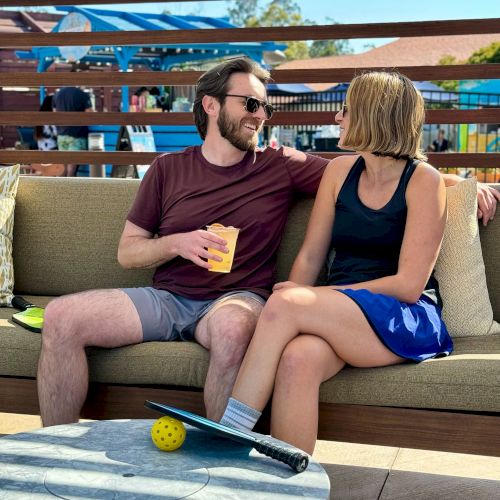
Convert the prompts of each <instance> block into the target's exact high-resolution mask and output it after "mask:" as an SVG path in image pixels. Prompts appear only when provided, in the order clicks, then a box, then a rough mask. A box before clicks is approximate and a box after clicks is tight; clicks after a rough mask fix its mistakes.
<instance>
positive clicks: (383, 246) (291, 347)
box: [221, 72, 453, 454]
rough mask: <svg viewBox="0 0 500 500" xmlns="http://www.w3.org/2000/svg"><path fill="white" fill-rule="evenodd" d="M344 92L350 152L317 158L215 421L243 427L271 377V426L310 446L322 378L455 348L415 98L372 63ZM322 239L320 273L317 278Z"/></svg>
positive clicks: (431, 178)
mask: <svg viewBox="0 0 500 500" xmlns="http://www.w3.org/2000/svg"><path fill="white" fill-rule="evenodd" d="M346 99H347V103H346V104H345V105H344V106H343V108H342V110H341V111H340V112H339V113H338V114H337V115H336V121H337V122H338V124H339V126H340V130H341V132H340V139H339V146H341V147H343V148H344V149H352V150H355V151H356V152H358V153H359V154H358V155H356V156H344V157H339V158H336V159H334V160H332V162H331V163H330V164H329V166H328V167H327V169H326V171H325V174H324V176H323V179H322V181H321V185H320V187H319V191H318V195H317V197H316V201H315V204H314V208H313V211H312V214H311V219H310V221H309V225H308V228H307V233H306V237H305V240H304V243H303V245H302V248H301V250H300V252H299V254H298V255H297V258H296V260H295V262H294V265H293V267H292V270H291V273H290V281H288V282H285V283H278V284H276V285H275V287H274V293H273V294H272V295H271V297H270V298H269V300H268V301H267V304H266V306H265V307H264V310H263V312H262V314H261V316H260V319H259V321H258V324H257V328H256V331H255V334H254V336H253V338H252V341H251V343H250V345H249V348H248V351H247V353H246V355H245V358H244V360H243V363H242V365H241V369H240V372H239V374H238V377H237V380H236V383H235V386H234V389H233V392H232V398H231V399H230V400H229V404H228V406H227V408H226V411H225V413H224V416H223V418H222V420H221V422H222V423H224V424H227V425H231V426H234V427H239V428H243V429H251V428H253V425H254V424H255V422H256V420H257V419H258V418H259V416H260V413H261V411H262V410H263V408H264V406H265V405H266V403H267V402H268V400H269V398H270V397H271V394H272V393H273V388H274V394H273V399H272V413H271V433H272V435H273V436H275V437H276V438H278V439H282V440H284V441H286V442H289V443H291V444H294V445H295V446H297V447H299V448H302V449H303V450H305V451H307V452H308V453H311V454H312V452H313V450H314V445H315V442H316V436H317V424H318V404H319V401H318V398H319V386H320V384H321V383H322V382H323V381H325V380H327V379H329V378H331V377H333V376H334V375H336V374H337V373H338V372H339V371H340V370H341V369H342V368H343V367H344V366H345V365H346V364H349V365H351V366H356V367H376V366H387V365H393V364H397V363H403V362H405V361H408V360H411V361H421V360H424V359H427V358H431V357H435V356H442V355H448V354H450V352H451V351H452V348H453V343H452V340H451V337H450V336H449V334H448V331H447V330H446V326H445V325H444V323H443V322H442V320H441V300H440V297H439V290H438V283H437V281H436V280H435V278H434V277H433V268H434V264H435V262H436V259H437V256H438V253H439V248H440V245H441V241H442V238H443V233H444V226H445V222H446V193H445V186H444V182H443V179H442V178H441V176H440V175H439V173H438V171H437V170H436V169H434V168H433V167H431V166H430V165H428V164H427V163H425V161H424V160H425V156H424V155H423V154H422V152H421V149H420V138H421V131H422V126H423V121H424V116H425V111H424V101H423V98H422V96H421V95H420V93H419V92H418V91H417V90H416V89H415V87H414V85H413V84H412V82H411V81H410V80H409V79H408V78H406V77H404V76H402V75H400V74H397V73H381V72H371V73H366V74H364V75H361V76H358V77H355V78H354V79H353V81H352V82H351V85H350V86H349V89H348V91H347V97H346ZM394 130H397V131H399V135H398V136H394V135H393V133H392V131H394ZM332 250H335V257H334V260H333V264H332V266H331V268H330V270H329V276H328V282H327V283H328V284H327V286H321V287H316V286H314V284H315V282H316V279H317V277H318V274H319V272H320V270H321V268H322V266H323V264H324V262H325V260H326V257H327V254H328V253H329V252H331V251H332Z"/></svg>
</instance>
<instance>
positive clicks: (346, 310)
mask: <svg viewBox="0 0 500 500" xmlns="http://www.w3.org/2000/svg"><path fill="white" fill-rule="evenodd" d="M299 333H309V334H311V335H316V336H318V337H321V338H322V339H324V340H325V341H326V342H328V344H329V345H330V346H331V348H332V350H333V351H334V352H335V353H336V354H337V356H338V357H339V358H340V359H342V360H344V361H345V362H346V363H349V364H351V365H353V366H359V367H371V366H385V365H391V364H396V363H401V362H402V361H403V359H402V358H400V357H399V356H397V355H395V354H394V353H393V352H391V351H389V350H388V349H387V348H386V347H385V346H384V345H383V344H382V342H381V341H380V340H379V338H378V337H377V335H376V334H375V332H374V331H373V330H372V329H371V327H370V325H369V323H368V321H367V320H366V318H365V316H364V314H363V312H362V311H361V309H360V308H359V307H358V306H357V305H356V303H355V302H354V301H352V300H351V299H350V298H349V297H347V296H346V295H344V294H342V293H340V292H337V291H334V290H330V289H328V288H323V287H321V288H314V287H297V288H287V289H284V290H280V291H278V292H275V293H273V295H271V297H270V298H269V300H268V302H267V304H266V306H265V307H264V310H263V311H262V314H261V316H260V319H259V321H258V323H257V328H256V331H255V334H254V336H253V338H252V341H251V343H250V346H249V348H248V351H247V353H246V355H245V359H244V360H243V363H242V365H241V369H240V371H239V374H238V377H237V379H236V384H235V387H234V389H233V393H232V396H233V397H234V398H235V399H237V400H239V401H241V402H243V403H245V404H246V405H248V406H250V407H252V408H255V409H256V410H260V411H262V409H263V408H264V406H265V405H266V403H267V401H268V400H269V398H270V396H271V393H272V391H273V386H274V379H275V377H276V373H277V370H278V365H279V361H280V358H281V355H282V354H283V351H284V349H285V347H286V345H287V344H288V343H289V342H290V341H291V340H292V339H294V338H295V337H296V336H297V335H299ZM311 363H314V360H311Z"/></svg>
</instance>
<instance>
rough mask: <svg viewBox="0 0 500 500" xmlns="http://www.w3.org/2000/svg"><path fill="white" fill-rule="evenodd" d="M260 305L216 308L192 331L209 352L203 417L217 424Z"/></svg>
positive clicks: (241, 300)
mask: <svg viewBox="0 0 500 500" xmlns="http://www.w3.org/2000/svg"><path fill="white" fill-rule="evenodd" d="M261 311H262V305H261V304H260V303H259V302H258V301H257V300H255V299H252V298H250V297H232V298H228V299H227V300H225V301H224V302H221V303H220V304H217V305H215V306H214V307H213V309H211V310H210V312H209V313H208V314H207V315H206V316H204V317H203V318H202V319H201V321H200V322H199V324H198V326H197V327H196V333H195V339H196V341H197V342H198V343H199V344H201V345H202V346H203V347H205V348H206V349H208V350H209V351H210V363H209V366H208V372H207V378H206V380H205V389H204V400H205V408H206V411H207V417H208V418H210V419H212V420H215V421H217V422H218V421H219V420H220V418H221V417H222V414H223V413H224V409H225V408H226V405H227V401H228V399H229V395H230V394H231V390H232V388H233V385H234V381H235V380H236V376H237V375H238V370H239V368H240V365H241V362H242V360H243V357H244V356H245V352H246V350H247V347H248V343H249V342H250V339H251V338H252V335H253V332H254V330H255V325H256V324H257V319H258V317H259V314H260V312H261Z"/></svg>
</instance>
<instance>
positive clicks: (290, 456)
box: [144, 401, 309, 472]
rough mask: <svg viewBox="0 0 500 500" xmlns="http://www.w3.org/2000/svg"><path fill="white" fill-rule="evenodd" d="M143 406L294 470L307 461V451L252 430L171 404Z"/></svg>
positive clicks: (305, 465) (305, 466) (151, 403)
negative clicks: (252, 450) (233, 442)
mask: <svg viewBox="0 0 500 500" xmlns="http://www.w3.org/2000/svg"><path fill="white" fill-rule="evenodd" d="M144 406H146V407H147V408H151V409H152V410H156V411H159V412H160V413H163V414H164V415H168V416H170V417H174V418H178V419H179V420H181V421H182V422H186V423H187V424H191V425H193V426H194V427H198V428H199V429H203V430H205V431H207V432H211V433H213V434H216V435H218V436H221V437H224V438H226V439H232V440H233V441H237V442H238V443H242V444H244V445H246V446H250V447H251V448H255V449H256V450H257V451H258V452H259V453H262V454H264V455H267V456H268V457H271V458H274V459H276V460H279V461H280V462H283V463H285V464H287V465H289V466H290V467H291V468H292V469H294V470H295V471H296V472H302V471H304V470H305V469H306V468H307V465H308V463H309V457H308V455H307V453H304V452H303V451H302V450H299V449H297V448H292V449H288V448H286V447H283V446H282V445H281V443H279V442H278V443H275V442H273V441H272V438H270V439H269V438H266V436H262V435H261V434H257V433H253V432H248V433H246V432H242V431H239V430H237V429H232V428H231V427H227V426H225V425H222V424H219V423H217V422H214V421H213V420H209V419H208V418H204V417H200V416H199V415H195V414H194V413H190V412H188V411H185V410H180V409H179V408H173V407H172V406H167V405H164V404H161V403H155V402H153V401H146V402H145V403H144Z"/></svg>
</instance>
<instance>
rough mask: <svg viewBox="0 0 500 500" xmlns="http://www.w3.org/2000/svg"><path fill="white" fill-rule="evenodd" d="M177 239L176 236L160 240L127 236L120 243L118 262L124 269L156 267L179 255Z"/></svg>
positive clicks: (163, 237) (172, 235)
mask: <svg viewBox="0 0 500 500" xmlns="http://www.w3.org/2000/svg"><path fill="white" fill-rule="evenodd" d="M178 239H179V235H177V234H170V235H167V236H162V237H160V238H144V237H142V236H129V237H127V238H126V239H125V240H124V241H121V242H120V246H119V248H118V262H119V263H120V265H121V266H122V267H124V268H125V269H147V268H152V267H158V266H160V265H161V264H164V263H165V262H168V261H169V260H172V259H173V258H175V257H177V256H178V255H179V252H178V245H177V243H178Z"/></svg>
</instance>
